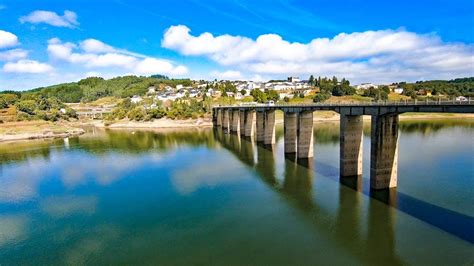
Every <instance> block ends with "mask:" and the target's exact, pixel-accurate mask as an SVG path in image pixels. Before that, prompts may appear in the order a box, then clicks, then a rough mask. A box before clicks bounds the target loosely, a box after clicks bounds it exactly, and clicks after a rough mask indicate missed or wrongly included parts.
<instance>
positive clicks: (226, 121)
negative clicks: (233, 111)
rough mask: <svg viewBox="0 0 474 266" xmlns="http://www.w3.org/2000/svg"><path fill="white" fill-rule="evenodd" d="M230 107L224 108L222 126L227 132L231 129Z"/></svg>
mask: <svg viewBox="0 0 474 266" xmlns="http://www.w3.org/2000/svg"><path fill="white" fill-rule="evenodd" d="M229 119H230V117H229V109H222V128H223V129H224V131H225V132H226V131H227V130H229V123H230V122H229Z"/></svg>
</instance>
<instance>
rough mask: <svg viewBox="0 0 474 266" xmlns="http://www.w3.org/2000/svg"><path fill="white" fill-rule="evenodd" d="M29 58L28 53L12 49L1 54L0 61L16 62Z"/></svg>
mask: <svg viewBox="0 0 474 266" xmlns="http://www.w3.org/2000/svg"><path fill="white" fill-rule="evenodd" d="M27 56H28V51H25V50H23V49H11V50H7V51H3V52H0V61H14V60H17V59H22V58H26V57H27Z"/></svg>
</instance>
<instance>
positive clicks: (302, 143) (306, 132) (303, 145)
mask: <svg viewBox="0 0 474 266" xmlns="http://www.w3.org/2000/svg"><path fill="white" fill-rule="evenodd" d="M296 150H297V157H298V158H312V157H313V156H314V154H313V111H304V112H301V113H300V114H299V117H298V140H297V147H296Z"/></svg>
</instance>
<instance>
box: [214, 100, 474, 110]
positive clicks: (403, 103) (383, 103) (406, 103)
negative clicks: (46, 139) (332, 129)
mask: <svg viewBox="0 0 474 266" xmlns="http://www.w3.org/2000/svg"><path fill="white" fill-rule="evenodd" d="M410 105H415V106H424V105H474V100H471V98H469V99H467V100H463V101H456V100H452V101H440V100H438V101H430V100H426V101H418V100H413V101H412V100H405V101H372V102H363V103H278V104H265V103H256V104H244V105H242V104H241V105H215V106H212V108H236V107H244V108H245V107H276V108H278V107H306V106H307V107H319V106H321V107H337V106H410Z"/></svg>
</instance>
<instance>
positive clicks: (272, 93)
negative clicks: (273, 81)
mask: <svg viewBox="0 0 474 266" xmlns="http://www.w3.org/2000/svg"><path fill="white" fill-rule="evenodd" d="M265 93H266V94H267V100H269V101H270V100H272V101H275V102H276V101H278V100H279V99H280V95H279V94H278V92H277V91H276V90H266V91H265Z"/></svg>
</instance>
